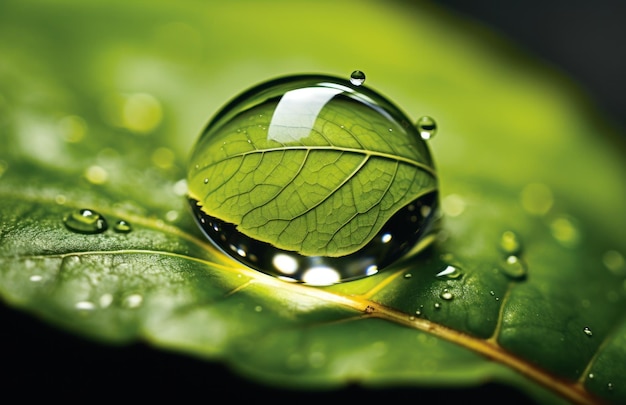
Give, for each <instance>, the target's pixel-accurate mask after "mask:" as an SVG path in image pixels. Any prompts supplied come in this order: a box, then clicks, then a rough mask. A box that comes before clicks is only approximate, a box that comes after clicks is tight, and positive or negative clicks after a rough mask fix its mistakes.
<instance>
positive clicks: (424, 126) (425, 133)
mask: <svg viewBox="0 0 626 405" xmlns="http://www.w3.org/2000/svg"><path fill="white" fill-rule="evenodd" d="M415 126H416V127H417V131H418V132H419V134H420V136H421V137H422V139H424V140H429V139H432V138H433V137H434V136H435V135H436V134H437V123H436V122H435V120H434V119H433V118H431V117H429V116H427V115H426V116H423V117H421V118H420V119H418V120H417V123H416V124H415Z"/></svg>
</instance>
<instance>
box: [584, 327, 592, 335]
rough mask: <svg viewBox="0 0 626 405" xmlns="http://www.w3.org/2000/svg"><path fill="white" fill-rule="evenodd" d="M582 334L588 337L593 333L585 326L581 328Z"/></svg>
mask: <svg viewBox="0 0 626 405" xmlns="http://www.w3.org/2000/svg"><path fill="white" fill-rule="evenodd" d="M583 333H584V334H585V335H587V336H589V337H591V336H593V333H592V332H591V329H590V328H589V327H588V326H585V327H584V328H583Z"/></svg>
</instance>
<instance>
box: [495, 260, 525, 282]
mask: <svg viewBox="0 0 626 405" xmlns="http://www.w3.org/2000/svg"><path fill="white" fill-rule="evenodd" d="M501 269H502V272H503V273H504V274H505V275H506V276H507V277H509V278H511V279H514V280H521V279H523V278H525V277H526V275H527V273H528V270H527V268H526V264H525V263H524V262H523V261H522V260H521V259H520V258H519V257H518V256H515V255H510V256H508V257H507V258H506V260H505V261H504V263H503V264H502V267H501Z"/></svg>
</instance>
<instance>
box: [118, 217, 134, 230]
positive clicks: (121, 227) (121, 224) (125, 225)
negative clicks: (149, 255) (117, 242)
mask: <svg viewBox="0 0 626 405" xmlns="http://www.w3.org/2000/svg"><path fill="white" fill-rule="evenodd" d="M113 230H114V231H115V232H117V233H128V232H130V231H132V230H133V228H132V226H131V225H130V223H129V222H126V221H124V220H123V219H120V220H119V221H117V222H116V223H115V225H113Z"/></svg>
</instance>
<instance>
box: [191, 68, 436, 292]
mask: <svg viewBox="0 0 626 405" xmlns="http://www.w3.org/2000/svg"><path fill="white" fill-rule="evenodd" d="M360 73H362V72H360ZM353 76H356V79H359V78H361V79H364V75H363V76H360V75H356V74H355V75H353ZM389 129H392V135H393V137H394V139H396V140H397V142H396V141H394V142H379V141H377V140H380V139H379V137H380V138H382V139H387V138H388V137H389V136H390V134H389ZM396 145H401V147H396ZM347 150H349V151H350V152H346V151H347ZM379 154H380V155H381V156H389V155H390V154H391V155H394V156H401V157H403V159H404V158H409V156H411V157H410V161H411V162H415V163H416V164H413V163H410V164H406V165H405V164H404V163H403V164H401V169H398V170H402V171H409V172H410V171H412V170H418V171H420V172H423V173H422V174H421V175H420V176H417V177H415V178H416V179H417V178H419V179H420V180H419V181H417V180H416V181H415V182H407V183H406V184H403V185H402V190H403V191H402V193H401V194H402V195H406V197H404V199H403V201H402V205H403V206H404V207H403V208H400V207H398V208H400V209H399V210H395V211H391V210H389V211H387V214H385V213H384V212H382V211H383V209H382V207H383V206H386V205H385V204H387V203H390V202H391V201H390V200H389V201H388V199H387V196H386V195H385V191H383V190H388V189H394V188H395V187H394V186H396V184H394V183H395V182H396V181H398V180H400V179H401V176H398V175H395V174H393V170H395V169H392V170H391V171H387V169H384V168H383V167H382V166H381V165H386V164H387V161H388V159H387V158H384V159H380V158H379V157H378V155H379ZM348 160H349V161H350V162H348ZM353 160H354V161H353ZM339 161H341V162H344V161H346V162H345V163H346V164H348V165H352V164H354V163H355V164H356V166H353V168H352V169H350V170H349V171H345V170H344V169H345V167H344V166H343V165H339V164H337V163H338V162H339ZM412 166H413V167H412ZM433 166H434V164H433V162H432V159H431V156H430V151H429V149H428V145H427V143H426V142H425V141H424V140H423V139H422V138H421V137H420V135H419V133H418V132H417V129H416V128H415V127H414V126H413V125H411V123H410V120H409V119H408V118H407V117H406V116H405V115H404V114H403V113H402V112H401V111H400V110H399V109H398V108H397V107H396V106H394V105H393V104H392V103H391V102H390V101H389V100H387V99H386V98H385V97H383V96H382V95H380V94H379V93H376V92H374V91H372V90H371V89H368V88H366V87H365V86H358V84H353V85H350V84H348V83H346V80H345V79H342V78H335V77H331V76H294V77H285V78H280V79H276V80H274V81H271V82H266V83H262V84H260V85H259V86H256V87H254V88H252V89H249V90H248V91H246V92H244V93H242V94H241V95H239V96H238V97H236V98H234V99H233V100H232V101H231V102H230V103H228V104H227V105H225V106H224V108H223V109H222V110H221V111H219V112H218V113H217V114H216V115H215V117H214V118H213V119H212V120H211V122H210V123H209V124H208V125H207V127H206V128H205V130H204V132H203V133H202V134H201V136H200V138H199V139H198V141H197V143H196V144H195V146H194V149H193V151H192V153H191V160H190V162H189V165H188V176H187V185H188V193H189V203H190V205H191V208H192V210H193V212H194V215H195V219H196V222H197V223H198V225H199V226H200V227H201V228H202V229H203V231H204V232H205V234H206V236H207V237H208V238H209V239H210V240H211V242H213V244H214V245H215V246H217V247H218V248H219V249H221V250H222V251H223V252H224V253H226V254H228V255H230V256H232V257H233V258H235V259H236V260H238V261H240V262H241V263H244V264H246V265H247V266H250V267H252V268H254V269H256V270H259V271H261V272H264V273H266V274H270V275H273V276H276V277H279V278H281V279H283V280H288V281H294V282H303V283H306V284H311V285H329V284H334V283H338V282H343V281H349V280H355V279H358V278H362V277H367V276H370V275H372V274H376V273H378V272H380V271H382V270H384V269H385V268H386V267H388V266H390V265H392V264H393V263H395V262H397V261H398V260H399V259H401V258H403V257H405V256H407V255H409V254H413V253H415V252H416V251H417V250H420V249H421V248H422V247H423V246H425V245H426V244H427V243H422V242H424V241H430V240H431V239H433V238H431V237H430V236H431V235H432V233H433V231H435V230H436V228H437V219H438V218H439V203H438V198H439V197H438V191H437V188H438V184H437V179H436V176H435V172H434V169H433ZM342 167H343V168H342ZM372 170H375V171H376V173H378V174H376V175H368V174H363V175H361V172H363V173H370V172H371V171H372ZM379 174H382V175H379ZM388 175H389V176H388ZM383 178H385V179H387V180H383V181H384V182H385V184H384V185H382V184H378V182H380V180H381V179H383ZM410 178H413V177H410ZM335 180H338V182H335ZM329 182H335V183H333V184H332V185H330V186H329V184H327V183H329ZM345 185H347V186H348V187H349V188H350V189H352V190H357V189H358V190H360V191H359V192H358V193H359V194H358V195H359V197H358V198H354V194H353V192H354V191H353V192H352V193H351V194H350V196H348V195H347V194H346V198H343V197H341V196H342V195H343V194H342V193H344V192H345V190H347V189H348V188H345V187H344V186H345ZM405 190H409V191H408V193H407V192H405ZM329 191H332V193H330V195H329ZM375 195H376V196H377V197H376V198H374V196H375ZM340 197H341V198H340ZM383 202H385V204H383ZM372 210H375V211H376V212H377V213H379V214H380V215H371V212H373V211H372ZM313 212H315V213H317V215H311V214H310V213H313ZM392 212H395V213H394V214H391V213H392ZM381 215H382V216H381ZM381 219H382V220H381ZM385 221H386V222H385ZM355 242H358V243H355Z"/></svg>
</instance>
